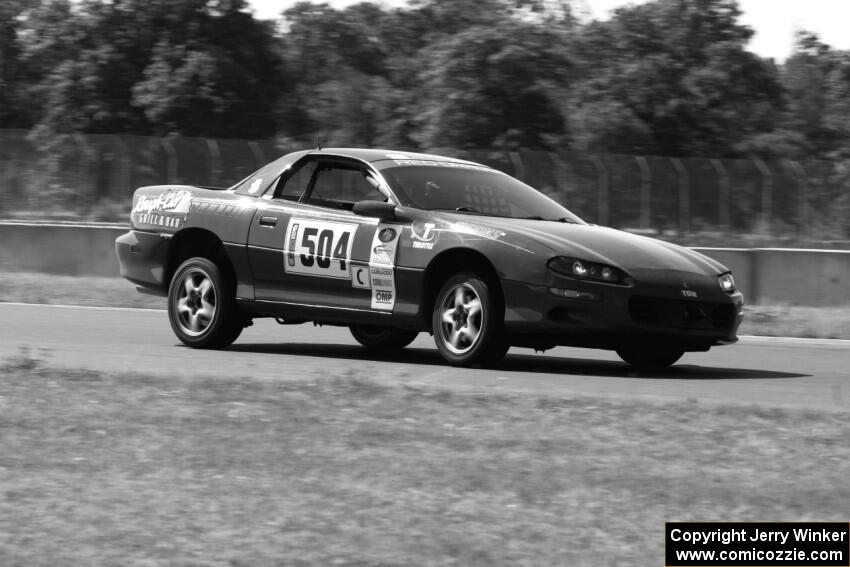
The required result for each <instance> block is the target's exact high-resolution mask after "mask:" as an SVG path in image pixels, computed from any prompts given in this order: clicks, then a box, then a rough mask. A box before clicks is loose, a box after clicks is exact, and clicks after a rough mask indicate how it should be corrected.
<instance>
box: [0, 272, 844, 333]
mask: <svg viewBox="0 0 850 567" xmlns="http://www.w3.org/2000/svg"><path fill="white" fill-rule="evenodd" d="M0 301H14V302H22V303H54V304H70V305H98V306H105V307H142V308H150V309H164V308H165V299H164V298H162V297H154V296H150V295H144V294H141V293H139V292H137V291H136V289H135V287H134V286H133V285H132V284H131V283H129V282H127V281H125V280H123V279H120V278H95V277H75V276H56V275H49V274H41V273H29V272H23V273H16V272H0ZM744 309H745V313H746V315H745V317H744V322H743V324H742V325H741V329H740V331H739V334H741V335H767V336H775V337H810V338H821V339H850V306H848V307H838V308H832V307H829V308H827V307H798V306H792V305H774V306H761V305H755V306H746V307H745V308H744Z"/></svg>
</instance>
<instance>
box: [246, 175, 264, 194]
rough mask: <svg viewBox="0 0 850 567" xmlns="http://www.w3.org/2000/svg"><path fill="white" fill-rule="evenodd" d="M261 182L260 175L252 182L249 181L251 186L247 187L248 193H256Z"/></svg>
mask: <svg viewBox="0 0 850 567" xmlns="http://www.w3.org/2000/svg"><path fill="white" fill-rule="evenodd" d="M262 184H263V178H262V177H258V178H257V179H255V180H254V182H253V183H251V186H250V187H248V193H250V194H251V195H254V194H256V193H257V191H259V190H260V186H261V185H262Z"/></svg>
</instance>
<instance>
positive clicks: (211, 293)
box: [168, 257, 245, 348]
mask: <svg viewBox="0 0 850 567" xmlns="http://www.w3.org/2000/svg"><path fill="white" fill-rule="evenodd" d="M168 320H169V321H170V322H171V328H172V329H173V330H174V334H175V335H177V338H178V339H180V340H181V341H182V342H183V343H185V344H186V345H188V346H190V347H194V348H221V347H224V346H227V345H229V344H230V343H232V342H233V341H235V340H236V338H237V337H238V336H239V335H240V333H242V329H243V328H244V327H245V318H244V316H243V315H242V314H241V313H240V311H239V308H238V307H237V306H236V298H235V291H234V289H233V286H232V285H231V284H230V283H229V282H228V281H226V279H225V278H224V277H223V275H222V272H221V270H220V269H219V267H218V266H217V265H216V264H215V263H214V262H212V261H211V260H208V259H207V258H200V257H196V258H190V259H188V260H186V261H185V262H183V263H182V264H180V267H178V268H177V272H175V274H174V277H173V278H172V280H171V285H170V286H169V288H168Z"/></svg>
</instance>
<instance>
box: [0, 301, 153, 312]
mask: <svg viewBox="0 0 850 567" xmlns="http://www.w3.org/2000/svg"><path fill="white" fill-rule="evenodd" d="M4 305H11V306H13V307H56V308H58V309H83V310H88V311H143V312H144V311H152V312H156V313H161V312H163V311H165V308H162V309H154V308H149V307H107V306H103V305H68V304H64V303H19V302H15V301H0V308H2V307H3V306H4Z"/></svg>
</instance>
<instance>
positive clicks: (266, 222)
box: [260, 217, 277, 226]
mask: <svg viewBox="0 0 850 567" xmlns="http://www.w3.org/2000/svg"><path fill="white" fill-rule="evenodd" d="M260 224H261V225H262V226H276V225H277V217H260Z"/></svg>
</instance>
